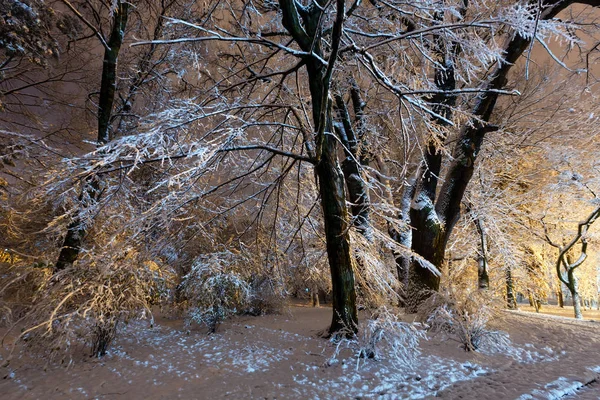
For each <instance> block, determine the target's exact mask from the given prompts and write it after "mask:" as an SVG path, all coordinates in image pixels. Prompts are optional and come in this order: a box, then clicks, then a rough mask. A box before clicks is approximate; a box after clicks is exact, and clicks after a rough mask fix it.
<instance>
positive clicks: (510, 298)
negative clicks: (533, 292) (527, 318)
mask: <svg viewBox="0 0 600 400" xmlns="http://www.w3.org/2000/svg"><path fill="white" fill-rule="evenodd" d="M506 307H507V308H508V309H509V310H516V309H517V299H516V298H515V289H514V285H513V278H512V271H511V270H510V267H507V268H506Z"/></svg>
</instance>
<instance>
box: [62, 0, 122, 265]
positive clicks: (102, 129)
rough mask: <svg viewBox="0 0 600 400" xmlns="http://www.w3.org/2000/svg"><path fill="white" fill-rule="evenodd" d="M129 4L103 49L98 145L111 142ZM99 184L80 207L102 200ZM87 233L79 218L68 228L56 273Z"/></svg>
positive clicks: (88, 189)
mask: <svg viewBox="0 0 600 400" xmlns="http://www.w3.org/2000/svg"><path fill="white" fill-rule="evenodd" d="M128 11H129V3H124V2H121V1H119V2H118V3H117V7H116V8H115V10H114V12H113V26H112V31H111V35H110V39H109V41H108V43H107V44H108V48H105V49H104V62H103V64H102V81H101V83H100V99H99V101H98V138H97V141H98V145H103V144H106V143H108V142H109V141H110V132H109V127H110V119H111V115H112V107H113V102H114V99H115V89H116V87H117V59H118V56H119V51H120V49H121V44H122V43H123V37H124V35H125V27H126V26H127V16H128ZM100 193H101V191H100V182H99V180H98V178H97V177H92V178H90V179H88V180H87V181H86V182H85V183H84V185H83V187H82V189H81V195H80V196H79V202H80V204H81V207H82V208H83V207H91V206H93V204H94V203H96V202H97V201H98V200H99V197H100ZM86 232H87V227H86V225H85V221H82V220H81V218H80V217H79V216H75V217H74V219H73V221H72V222H71V223H70V224H69V226H68V227H67V234H66V236H65V239H64V241H63V245H62V247H61V249H60V253H59V255H58V261H57V262H56V265H55V270H57V271H60V270H63V269H65V268H68V267H69V266H71V265H73V263H74V262H75V261H76V260H77V257H78V256H79V252H80V251H81V246H82V245H83V240H84V238H85V235H86Z"/></svg>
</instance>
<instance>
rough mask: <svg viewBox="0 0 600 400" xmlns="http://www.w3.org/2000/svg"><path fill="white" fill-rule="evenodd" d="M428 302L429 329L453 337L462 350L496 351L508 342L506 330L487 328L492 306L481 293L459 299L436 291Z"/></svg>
mask: <svg viewBox="0 0 600 400" xmlns="http://www.w3.org/2000/svg"><path fill="white" fill-rule="evenodd" d="M429 306H430V308H429V309H430V310H431V311H430V312H429V314H428V317H427V325H428V326H429V330H430V331H431V332H433V333H439V332H444V333H446V334H448V335H450V336H451V337H454V338H455V339H456V340H457V341H458V342H459V343H460V344H461V346H462V347H463V349H464V350H465V351H476V350H484V351H487V352H498V351H501V350H502V349H504V348H506V347H508V346H509V344H510V342H509V339H508V335H507V334H506V333H504V332H500V331H494V330H490V329H489V328H488V323H489V321H490V320H491V319H492V317H493V308H492V307H491V306H490V304H488V303H486V299H485V298H484V297H483V296H474V295H466V296H464V298H463V299H462V300H451V299H450V298H449V297H447V296H444V295H441V294H438V295H435V296H433V297H432V298H431V299H430V301H429ZM425 308H427V306H425Z"/></svg>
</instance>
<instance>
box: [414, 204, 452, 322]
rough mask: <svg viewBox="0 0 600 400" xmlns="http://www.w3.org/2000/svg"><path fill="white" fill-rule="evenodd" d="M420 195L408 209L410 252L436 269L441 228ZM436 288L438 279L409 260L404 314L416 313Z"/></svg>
mask: <svg viewBox="0 0 600 400" xmlns="http://www.w3.org/2000/svg"><path fill="white" fill-rule="evenodd" d="M420 196H421V197H417V198H416V199H415V202H414V204H413V207H412V208H411V210H410V221H411V225H412V227H413V232H412V249H413V251H414V252H415V253H417V254H419V255H420V256H421V257H423V258H424V259H425V260H427V261H429V262H430V263H432V264H433V265H434V266H436V267H438V269H439V268H441V266H442V264H443V262H444V253H445V251H446V242H445V238H446V236H445V234H444V228H443V225H442V224H441V223H440V221H439V220H438V219H437V215H436V214H435V210H433V205H432V204H431V201H430V200H429V198H427V197H425V196H424V195H423V193H421V195H420ZM439 286H440V278H439V276H438V275H436V274H434V273H433V271H431V270H430V269H428V268H425V267H424V266H423V264H422V263H421V262H420V261H419V260H418V259H416V258H414V257H413V259H412V260H411V263H410V270H409V274H408V288H407V299H406V312H407V313H415V312H417V311H418V307H419V305H420V304H421V303H423V301H425V300H426V299H427V298H428V297H430V296H431V295H432V294H433V293H434V292H436V291H437V290H438V289H439Z"/></svg>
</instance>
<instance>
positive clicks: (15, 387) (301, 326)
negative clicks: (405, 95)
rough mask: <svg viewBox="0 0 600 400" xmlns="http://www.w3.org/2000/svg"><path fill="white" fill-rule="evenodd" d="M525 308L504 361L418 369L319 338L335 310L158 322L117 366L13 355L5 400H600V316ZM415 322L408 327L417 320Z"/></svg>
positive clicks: (431, 354)
mask: <svg viewBox="0 0 600 400" xmlns="http://www.w3.org/2000/svg"><path fill="white" fill-rule="evenodd" d="M527 310H528V308H527V307H522V308H521V311H517V312H500V313H499V315H498V316H497V318H496V319H495V320H494V321H493V322H492V326H493V328H494V329H498V330H502V331H504V332H506V333H508V335H509V337H510V341H511V344H510V346H509V347H506V348H505V349H504V350H503V351H501V352H491V351H487V352H486V351H483V352H465V351H464V350H462V348H461V347H460V344H459V343H458V342H457V341H455V340H453V339H451V338H449V337H446V336H444V335H442V334H437V335H434V336H431V335H429V338H428V340H421V342H420V345H419V348H420V355H419V356H418V357H417V359H416V362H415V364H414V368H413V369H412V370H411V369H408V368H406V367H402V366H397V365H394V364H393V363H392V362H391V361H390V360H388V359H386V358H385V357H382V358H381V359H380V360H372V359H366V360H365V359H361V358H357V357H356V352H355V349H354V348H353V347H352V346H351V345H350V344H347V343H346V344H342V345H341V346H340V347H338V348H337V351H336V345H335V344H333V343H332V342H330V341H328V340H326V339H323V338H321V337H320V336H319V333H320V332H321V331H323V329H324V328H326V327H327V324H328V322H329V321H330V318H331V309H330V308H327V307H321V308H312V307H308V306H302V305H301V304H296V305H293V306H290V307H289V310H288V311H286V312H284V313H282V314H280V315H268V316H262V317H238V318H235V319H233V320H231V321H228V322H226V323H225V324H223V325H222V326H221V327H220V328H219V330H218V332H217V333H216V334H212V335H207V334H206V333H205V332H203V331H202V330H200V329H194V328H191V329H190V328H187V327H186V326H185V325H184V324H183V321H181V320H173V319H165V318H161V317H160V316H156V319H155V322H154V324H153V325H152V326H151V325H150V324H149V323H148V322H147V321H139V322H135V323H131V324H129V325H127V326H126V327H124V328H123V329H122V331H121V335H120V336H119V338H118V339H117V342H116V343H115V345H114V346H113V348H112V350H111V351H110V352H109V354H108V355H106V356H105V357H103V358H101V359H95V358H89V357H88V356H87V355H85V351H86V350H85V349H84V348H82V349H80V351H79V352H77V351H76V352H75V353H74V354H73V357H72V362H71V363H70V364H67V365H56V364H55V363H49V362H46V361H45V360H44V359H43V358H41V357H34V356H32V355H30V354H28V353H25V352H23V351H22V349H21V348H20V347H16V348H14V349H13V354H12V357H11V358H10V362H7V361H8V360H9V353H8V352H9V350H10V348H11V346H10V343H7V342H10V340H7V342H5V343H4V347H3V349H2V352H1V353H0V356H1V357H2V360H1V361H0V362H2V364H3V365H2V367H1V368H0V373H1V374H2V375H1V378H3V379H0V398H1V399H3V400H13V399H14V400H16V399H144V400H151V399H176V398H180V399H243V398H255V399H290V398H298V399H338V398H339V399H347V398H351V399H368V398H381V399H418V398H445V399H495V400H500V399H559V398H562V399H584V400H587V399H600V384H598V382H600V322H598V321H594V319H596V320H600V313H598V312H597V311H591V312H588V315H586V317H587V318H589V320H586V321H576V320H574V319H572V318H569V317H568V312H569V310H560V311H558V310H555V309H554V308H553V307H551V306H548V307H545V308H544V309H543V311H544V312H549V313H550V314H562V313H565V314H564V315H562V316H556V315H547V314H535V313H531V312H528V311H527ZM410 318H411V316H406V318H405V319H406V320H410Z"/></svg>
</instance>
